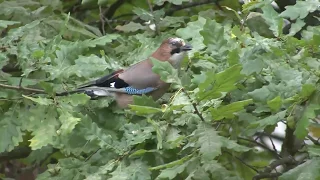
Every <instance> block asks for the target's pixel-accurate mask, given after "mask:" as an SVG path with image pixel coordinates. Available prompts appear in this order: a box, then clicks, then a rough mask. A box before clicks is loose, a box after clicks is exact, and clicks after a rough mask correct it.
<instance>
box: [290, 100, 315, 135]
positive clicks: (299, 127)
mask: <svg viewBox="0 0 320 180" xmlns="http://www.w3.org/2000/svg"><path fill="white" fill-rule="evenodd" d="M319 109H320V105H319V104H309V105H308V106H307V107H306V109H305V110H304V112H303V115H302V117H301V119H299V120H298V122H297V124H296V130H295V131H294V134H295V135H296V136H297V138H299V139H304V138H305V137H306V136H307V135H308V129H307V128H308V127H309V124H310V119H314V118H315V117H316V113H315V111H316V110H319Z"/></svg>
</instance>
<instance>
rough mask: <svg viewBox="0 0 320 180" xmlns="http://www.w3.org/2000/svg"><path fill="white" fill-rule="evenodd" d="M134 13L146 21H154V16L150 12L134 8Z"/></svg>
mask: <svg viewBox="0 0 320 180" xmlns="http://www.w3.org/2000/svg"><path fill="white" fill-rule="evenodd" d="M132 12H133V13H135V14H136V15H138V16H139V18H140V19H142V20H144V21H152V20H153V15H152V14H151V13H150V12H149V11H146V10H145V9H142V8H137V7H135V8H133V10H132Z"/></svg>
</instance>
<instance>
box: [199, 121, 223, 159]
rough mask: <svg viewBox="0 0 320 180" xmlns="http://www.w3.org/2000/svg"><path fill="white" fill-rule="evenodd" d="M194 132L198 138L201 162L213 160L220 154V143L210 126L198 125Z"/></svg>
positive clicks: (215, 132)
mask: <svg viewBox="0 0 320 180" xmlns="http://www.w3.org/2000/svg"><path fill="white" fill-rule="evenodd" d="M196 131H197V132H196V135H197V136H198V137H199V140H198V142H197V145H198V146H200V153H201V154H202V158H201V159H202V161H204V162H206V161H210V160H213V159H214V158H215V157H217V156H218V155H220V154H221V147H222V142H221V141H220V138H219V136H218V134H217V131H216V130H215V129H214V128H213V127H212V126H209V125H207V124H204V123H200V124H199V125H198V129H197V130H196Z"/></svg>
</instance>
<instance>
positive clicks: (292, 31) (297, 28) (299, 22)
mask: <svg viewBox="0 0 320 180" xmlns="http://www.w3.org/2000/svg"><path fill="white" fill-rule="evenodd" d="M304 25H306V23H305V22H304V21H303V20H301V19H297V20H296V22H295V23H293V24H291V27H290V32H289V35H290V36H294V35H295V34H296V33H297V32H299V31H300V30H301V29H302V28H303V27H304Z"/></svg>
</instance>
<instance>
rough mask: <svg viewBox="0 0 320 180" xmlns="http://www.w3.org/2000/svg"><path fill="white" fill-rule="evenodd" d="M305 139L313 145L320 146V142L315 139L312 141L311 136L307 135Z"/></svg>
mask: <svg viewBox="0 0 320 180" xmlns="http://www.w3.org/2000/svg"><path fill="white" fill-rule="evenodd" d="M307 138H308V139H309V140H310V141H312V142H313V144H315V145H320V142H319V141H318V140H316V139H314V138H313V137H312V136H310V135H308V136H307Z"/></svg>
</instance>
